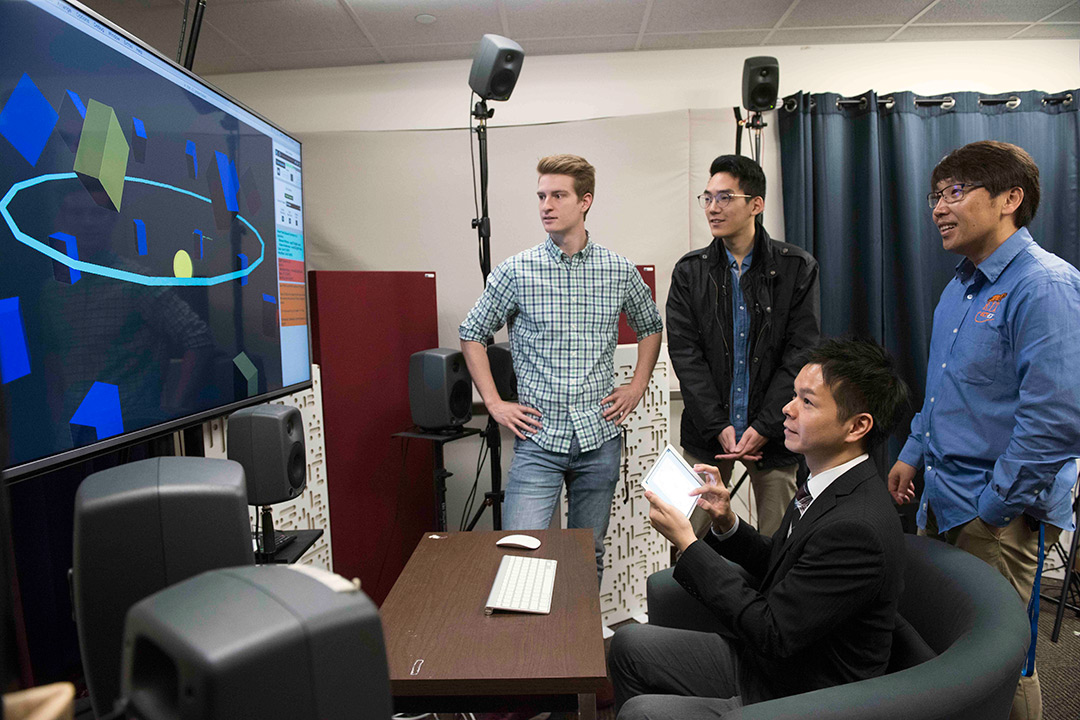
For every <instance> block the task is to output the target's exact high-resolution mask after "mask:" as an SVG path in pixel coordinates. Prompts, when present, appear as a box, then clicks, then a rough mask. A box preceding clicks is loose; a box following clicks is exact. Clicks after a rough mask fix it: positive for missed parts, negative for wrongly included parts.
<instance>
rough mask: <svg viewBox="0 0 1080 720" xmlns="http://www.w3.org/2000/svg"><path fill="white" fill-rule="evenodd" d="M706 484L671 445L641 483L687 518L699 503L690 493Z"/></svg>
mask: <svg viewBox="0 0 1080 720" xmlns="http://www.w3.org/2000/svg"><path fill="white" fill-rule="evenodd" d="M704 484H705V483H703V482H702V481H701V477H700V476H699V475H698V474H697V473H696V472H694V468H692V467H691V466H690V464H689V463H687V462H686V461H685V460H683V457H682V455H680V454H679V451H678V450H676V449H675V448H673V447H671V446H670V445H668V446H667V447H666V448H664V452H662V453H660V457H659V458H657V459H656V462H655V463H653V466H652V468H651V469H650V470H649V473H648V474H647V475H646V476H645V479H644V480H642V481H641V486H642V487H644V488H645V489H646V490H651V491H652V492H654V493H656V494H657V495H659V496H660V498H661V499H662V500H663V501H664V502H666V503H669V504H671V505H674V506H675V507H677V508H678V509H679V511H680V512H681V513H682V514H683V515H685V516H686V517H690V513H692V512H693V511H694V505H695V504H696V503H697V497H696V496H691V495H689V494H688V493H689V492H690V491H691V490H693V489H694V488H696V487H698V486H700V485H704Z"/></svg>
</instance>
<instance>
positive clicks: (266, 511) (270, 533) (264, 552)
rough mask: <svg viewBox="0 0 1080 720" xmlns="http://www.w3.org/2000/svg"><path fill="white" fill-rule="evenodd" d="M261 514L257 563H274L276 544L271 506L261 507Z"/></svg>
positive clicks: (256, 554) (256, 555)
mask: <svg viewBox="0 0 1080 720" xmlns="http://www.w3.org/2000/svg"><path fill="white" fill-rule="evenodd" d="M259 513H260V520H259V524H260V525H261V526H262V529H261V531H260V534H259V549H258V551H257V552H256V553H255V562H257V563H272V562H274V546H275V544H276V543H275V541H274V515H273V513H272V512H271V511H270V506H269V505H263V506H262V507H260V508H259ZM267 548H269V549H267Z"/></svg>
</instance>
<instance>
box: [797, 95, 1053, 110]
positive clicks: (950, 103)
mask: <svg viewBox="0 0 1080 720" xmlns="http://www.w3.org/2000/svg"><path fill="white" fill-rule="evenodd" d="M1072 101H1073V96H1072V93H1063V94H1061V95H1046V96H1044V97H1043V98H1042V104H1043V105H1070V104H1072ZM868 104H869V103H868V100H867V99H866V98H864V97H863V98H838V99H837V100H836V108H837V109H838V110H839V109H843V108H859V109H860V110H863V109H865V108H866V106H867V105H868ZM877 104H878V107H883V108H885V109H886V110H890V109H892V107H893V105H895V104H896V102H895V100H893V96H892V95H888V96H886V97H883V98H879V99H878V101H877ZM979 104H980V105H983V106H993V105H1005V106H1006V107H1008V108H1009V109H1010V110H1014V109H1016V108H1018V107H1020V97H1019V96H1017V95H1010V96H1008V97H1001V96H994V95H990V96H987V97H980V98H979ZM955 105H956V99H955V98H953V97H952V96H951V95H946V96H944V97H939V98H929V97H928V98H923V97H917V98H915V107H940V108H942V109H944V110H951V109H952V108H953V107H954V106H955ZM797 106H798V105H797V103H796V101H795V99H794V98H788V99H787V100H785V101H784V109H785V110H787V111H788V112H795V108H796V107H797ZM815 107H817V101H815V100H814V99H813V98H810V109H811V110H813V109H814V108H815Z"/></svg>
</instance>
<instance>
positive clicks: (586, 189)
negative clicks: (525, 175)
mask: <svg viewBox="0 0 1080 720" xmlns="http://www.w3.org/2000/svg"><path fill="white" fill-rule="evenodd" d="M536 172H537V173H539V174H540V175H569V176H570V177H572V178H574V192H575V193H576V194H577V196H578V198H579V199H580V198H583V197H585V195H586V194H588V195H592V194H594V193H593V190H594V189H595V188H596V168H594V167H593V166H592V165H590V164H589V161H588V160H586V159H585V158H583V157H578V156H577V155H549V156H547V157H545V158H540V162H538V163H537V164H536Z"/></svg>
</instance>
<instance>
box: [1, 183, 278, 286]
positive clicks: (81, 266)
mask: <svg viewBox="0 0 1080 720" xmlns="http://www.w3.org/2000/svg"><path fill="white" fill-rule="evenodd" d="M75 177H77V176H76V175H75V173H73V172H69V173H51V174H48V175H39V176H38V177H36V178H30V179H29V180H23V181H22V182H17V183H15V184H14V185H12V186H11V189H10V190H8V191H7V194H6V195H4V198H3V199H2V200H0V215H3V216H4V222H6V223H7V226H8V227H9V228H11V232H12V234H13V235H14V236H15V239H16V240H18V241H19V242H21V243H22V244H23V245H26V246H27V247H30V248H32V249H34V250H37V251H38V252H39V253H41V254H42V255H45V256H47V257H50V258H52V259H53V260H55V261H56V262H58V263H61V264H63V265H67V266H68V267H69V268H72V269H74V270H78V271H79V272H84V273H89V274H91V275H100V276H102V277H109V278H113V279H115V280H123V281H125V282H130V283H135V284H137V285H154V286H159V287H167V286H173V285H185V286H196V287H207V286H210V285H220V284H221V283H224V282H229V281H230V280H236V279H237V278H242V277H244V276H245V275H249V274H250V273H251V271H252V270H254V269H255V268H257V267H259V265H260V263H262V261H263V258H264V257H265V256H266V243H265V242H263V239H262V235H260V234H259V231H258V230H256V229H255V226H254V225H252V224H251V223H250V222H248V221H247V219H246V218H245V217H243V216H242V215H237V216H236V217H237V219H238V220H240V222H242V223H244V224H245V225H247V226H248V227H249V228H251V232H253V233H255V237H257V238H258V239H259V257H258V259H257V260H255V262H253V263H251V265H249V266H247V267H246V268H244V269H243V270H236V271H235V272H231V273H226V274H225V275H215V276H214V277H190V278H181V277H171V276H167V275H166V276H157V277H154V276H150V275H139V274H138V273H133V272H128V271H127V270H118V269H117V268H110V267H105V266H104V265H97V264H95V263H89V262H86V261H85V260H73V259H72V258H70V257H68V256H67V255H65V254H64V253H62V252H60V251H59V250H56V249H55V248H53V247H52V246H50V245H47V244H45V243H43V242H41V241H40V240H35V239H34V238H32V237H30V236H29V235H27V234H26V233H24V232H23V231H22V230H20V229H19V226H18V225H17V224H16V223H15V220H13V219H12V217H11V213H9V212H8V205H9V204H10V203H11V201H12V200H13V199H14V198H15V196H16V195H18V194H19V193H20V192H21V191H23V190H25V189H26V188H29V187H33V186H34V185H40V184H42V183H46V182H52V181H54V180H71V179H74V178H75ZM124 182H135V183H142V184H143V185H153V186H154V187H160V188H165V189H166V190H172V191H174V192H178V193H182V194H184V195H189V196H191V197H193V198H195V199H197V200H202V201H203V202H205V203H212V201H211V200H210V198H208V197H203V196H202V195H197V194H195V193H193V192H191V191H190V190H184V189H183V188H178V187H174V186H172V185H166V184H165V183H161V182H156V181H154V180H146V179H145V178H137V177H130V176H127V177H125V178H124Z"/></svg>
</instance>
